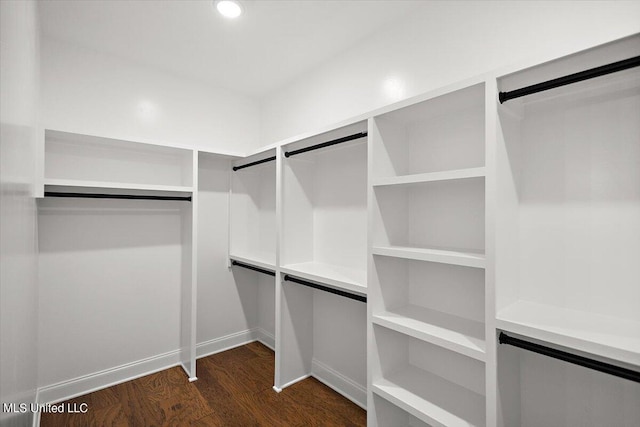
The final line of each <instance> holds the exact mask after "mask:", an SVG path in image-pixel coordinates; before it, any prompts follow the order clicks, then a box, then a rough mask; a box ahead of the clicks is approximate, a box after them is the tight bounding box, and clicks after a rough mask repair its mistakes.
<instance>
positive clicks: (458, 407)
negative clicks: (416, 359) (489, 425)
mask: <svg viewBox="0 0 640 427" xmlns="http://www.w3.org/2000/svg"><path fill="white" fill-rule="evenodd" d="M372 390H373V392H374V393H375V394H377V395H378V396H380V397H382V398H384V399H387V400H388V401H389V402H391V403H393V404H394V405H396V406H398V407H399V408H401V409H403V410H405V411H407V412H408V413H410V414H411V415H413V416H415V417H416V418H418V419H420V420H421V421H424V422H425V423H427V424H429V425H432V426H443V427H444V426H446V427H469V426H484V425H485V398H484V396H481V395H479V394H477V393H474V392H472V391H470V390H467V389H466V388H464V387H461V386H459V385H456V384H454V383H452V382H449V381H447V380H445V379H443V378H441V377H438V376H436V375H433V374H430V373H428V372H426V371H423V370H421V369H418V368H415V367H408V368H406V369H403V370H402V371H399V372H396V373H394V374H391V375H389V376H388V377H387V378H382V379H379V380H374V382H373V386H372Z"/></svg>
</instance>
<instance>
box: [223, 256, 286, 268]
mask: <svg viewBox="0 0 640 427" xmlns="http://www.w3.org/2000/svg"><path fill="white" fill-rule="evenodd" d="M229 258H231V259H232V260H235V261H238V262H242V263H245V264H249V265H253V266H254V267H260V268H265V269H267V270H274V271H275V269H276V254H275V253H270V252H256V253H235V254H230V255H229Z"/></svg>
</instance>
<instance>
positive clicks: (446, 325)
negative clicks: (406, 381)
mask: <svg viewBox="0 0 640 427" xmlns="http://www.w3.org/2000/svg"><path fill="white" fill-rule="evenodd" d="M373 323H374V324H377V325H380V326H384V327H386V328H389V329H393V330H394V331H397V332H401V333H404V334H407V335H409V336H412V337H414V338H418V339H420V340H423V341H427V342H429V343H431V344H435V345H438V346H440V347H443V348H446V349H447V350H451V351H455V352H457V353H460V354H464V355H465V356H469V357H472V358H474V359H477V360H480V361H484V360H485V340H484V324H482V323H480V322H475V321H473V320H468V319H463V318H461V317H458V316H453V315H451V314H447V313H443V312H440V311H436V310H430V309H427V308H424V307H419V306H416V305H407V306H404V307H400V308H397V309H394V310H389V311H385V312H382V313H379V314H374V315H373Z"/></svg>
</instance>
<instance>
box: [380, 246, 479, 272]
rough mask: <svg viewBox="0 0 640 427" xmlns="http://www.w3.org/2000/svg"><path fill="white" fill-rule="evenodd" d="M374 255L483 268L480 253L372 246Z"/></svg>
mask: <svg viewBox="0 0 640 427" xmlns="http://www.w3.org/2000/svg"><path fill="white" fill-rule="evenodd" d="M373 254H374V255H382V256H388V257H396V258H404V259H414V260H418V261H430V262H439V263H443V264H453V265H461V266H465V267H475V268H484V267H485V256H484V253H482V252H480V251H471V250H464V251H455V250H450V249H437V248H429V249H426V248H414V247H408V246H374V247H373Z"/></svg>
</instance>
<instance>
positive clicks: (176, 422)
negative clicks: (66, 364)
mask: <svg viewBox="0 0 640 427" xmlns="http://www.w3.org/2000/svg"><path fill="white" fill-rule="evenodd" d="M196 363H197V369H198V381H196V382H193V383H189V381H188V378H187V377H186V375H185V374H184V372H183V371H182V369H181V368H180V367H173V368H170V369H166V370H164V371H161V372H157V373H154V374H150V375H147V376H144V377H141V378H138V379H135V380H132V381H128V382H125V383H122V384H117V385H115V386H112V387H108V388H106V389H103V390H98V391H95V392H92V393H89V394H86V395H84V396H79V397H76V398H74V399H70V400H69V401H67V402H65V403H69V404H71V405H73V404H75V405H76V407H77V406H78V405H80V404H81V403H87V404H88V405H89V411H88V412H87V413H86V414H69V413H62V414H51V413H46V414H44V413H43V414H42V418H41V423H40V425H41V426H43V427H58V426H60V427H74V426H111V427H128V426H131V427H137V426H145V427H153V426H157V427H161V426H189V425H191V426H195V427H208V426H216V427H217V426H242V427H245V426H265V427H267V426H268V427H271V426H283V427H284V426H286V427H288V426H300V427H302V426H342V427H344V426H365V425H366V412H365V411H364V410H362V409H361V408H359V407H358V406H357V405H355V404H354V403H352V402H350V401H349V400H347V399H345V398H344V397H342V396H341V395H340V394H338V393H336V392H334V391H333V390H331V389H330V388H329V387H327V386H325V385H324V384H322V383H320V382H319V381H317V380H315V379H313V378H308V379H306V380H304V381H301V382H299V383H297V384H294V385H292V386H291V387H288V388H286V389H285V390H284V391H283V392H282V393H276V392H275V391H273V389H272V386H273V375H274V363H275V358H274V354H273V352H272V351H271V350H270V349H268V348H267V347H265V346H264V345H262V344H260V343H258V342H253V343H251V344H247V345H244V346H241V347H237V348H235V349H231V350H228V351H225V352H222V353H218V354H214V355H212V356H208V357H205V358H202V359H199V360H198V361H197V362H196Z"/></svg>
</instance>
